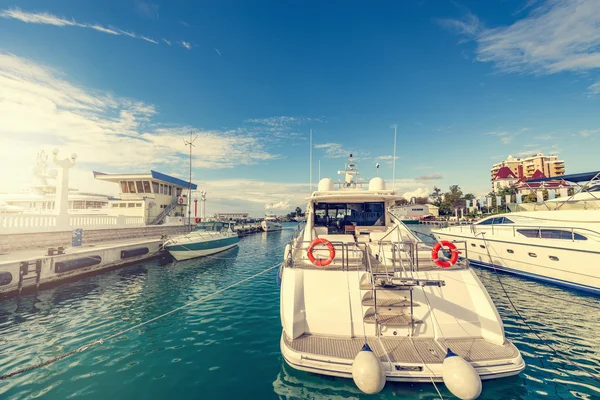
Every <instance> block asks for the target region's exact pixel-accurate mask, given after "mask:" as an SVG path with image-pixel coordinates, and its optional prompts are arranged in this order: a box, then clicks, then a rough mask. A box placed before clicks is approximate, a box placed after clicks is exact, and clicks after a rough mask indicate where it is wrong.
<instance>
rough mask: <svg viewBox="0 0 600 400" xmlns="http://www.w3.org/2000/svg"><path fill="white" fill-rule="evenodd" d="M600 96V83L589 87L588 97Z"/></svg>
mask: <svg viewBox="0 0 600 400" xmlns="http://www.w3.org/2000/svg"><path fill="white" fill-rule="evenodd" d="M599 94H600V81H598V82H596V83H593V84H592V85H590V86H589V87H588V95H589V96H590V97H594V96H597V95H599Z"/></svg>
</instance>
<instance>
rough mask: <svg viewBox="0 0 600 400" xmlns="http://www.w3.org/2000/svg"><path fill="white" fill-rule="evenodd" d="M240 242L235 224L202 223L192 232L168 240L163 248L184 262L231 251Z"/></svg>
mask: <svg viewBox="0 0 600 400" xmlns="http://www.w3.org/2000/svg"><path fill="white" fill-rule="evenodd" d="M239 241H240V239H239V237H238V234H237V233H236V232H234V231H233V223H227V222H217V221H212V222H200V223H198V224H196V227H195V228H194V230H193V231H192V232H190V233H186V234H185V235H180V236H176V237H173V238H170V239H168V240H167V241H166V242H165V243H164V245H163V248H164V249H165V250H167V251H168V252H169V253H171V255H172V256H173V258H175V259H176V260H177V261H183V260H189V259H190V258H196V257H204V256H209V255H211V254H215V253H219V252H221V251H225V250H228V249H231V248H232V247H235V246H237V245H238V243H239Z"/></svg>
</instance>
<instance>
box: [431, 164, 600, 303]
mask: <svg viewBox="0 0 600 400" xmlns="http://www.w3.org/2000/svg"><path fill="white" fill-rule="evenodd" d="M552 179H553V180H556V178H541V179H539V180H535V181H531V182H543V181H545V180H552ZM560 179H561V180H564V181H568V182H573V183H580V182H588V184H587V185H585V186H584V187H585V188H586V189H585V190H582V191H581V192H580V193H577V194H574V195H573V196H570V197H567V198H557V199H552V200H549V201H546V202H541V203H539V204H535V203H529V204H526V205H524V206H525V207H526V209H537V210H540V211H517V212H513V213H508V214H503V215H496V216H490V217H488V218H485V219H483V220H481V221H479V222H477V223H476V224H473V225H464V226H463V225H461V226H450V227H447V228H444V229H439V230H434V231H433V234H434V236H435V237H436V238H437V239H438V240H447V241H453V240H457V241H463V242H464V241H466V242H467V248H468V251H469V255H468V258H469V260H470V262H471V263H472V264H474V265H477V266H480V267H485V268H491V269H495V270H498V271H503V272H507V273H512V274H515V275H521V276H524V277H527V278H531V279H535V280H538V281H543V282H547V283H552V284H555V285H559V286H563V287H568V288H571V289H577V290H581V291H585V292H589V293H594V294H598V295H600V272H598V270H597V268H595V266H596V265H598V264H599V263H600V199H599V198H598V194H599V193H600V185H599V184H598V183H599V182H598V179H600V171H597V172H592V173H588V174H573V175H565V176H561V177H560ZM519 207H522V206H521V205H519Z"/></svg>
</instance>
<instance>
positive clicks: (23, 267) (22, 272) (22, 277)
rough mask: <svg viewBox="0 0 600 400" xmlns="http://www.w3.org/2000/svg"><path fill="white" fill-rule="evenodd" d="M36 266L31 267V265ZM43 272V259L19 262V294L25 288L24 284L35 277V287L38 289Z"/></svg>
mask: <svg viewBox="0 0 600 400" xmlns="http://www.w3.org/2000/svg"><path fill="white" fill-rule="evenodd" d="M32 266H33V267H34V268H33V269H30V267H32ZM32 273H35V275H33V276H28V275H29V274H32ZM41 274H42V260H39V259H38V260H35V261H22V262H21V263H20V264H19V286H18V290H19V294H21V291H22V290H23V284H24V283H26V282H28V281H30V280H32V279H35V288H36V289H38V288H39V287H40V275H41Z"/></svg>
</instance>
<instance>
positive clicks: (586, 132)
mask: <svg viewBox="0 0 600 400" xmlns="http://www.w3.org/2000/svg"><path fill="white" fill-rule="evenodd" d="M598 132H600V129H595V130H589V129H584V130H582V131H580V132H579V134H580V135H581V136H583V137H589V136H592V135H593V134H594V133H598Z"/></svg>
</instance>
